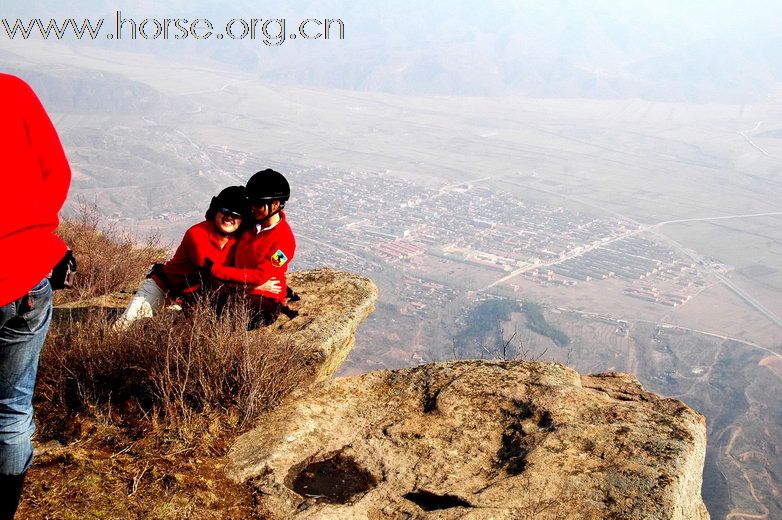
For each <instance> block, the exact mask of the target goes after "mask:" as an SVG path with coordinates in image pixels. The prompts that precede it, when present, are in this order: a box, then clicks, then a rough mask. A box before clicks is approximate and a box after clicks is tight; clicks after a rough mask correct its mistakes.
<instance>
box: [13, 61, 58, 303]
mask: <svg viewBox="0 0 782 520" xmlns="http://www.w3.org/2000/svg"><path fill="white" fill-rule="evenodd" d="M0 157H2V161H1V162H0V305H6V304H8V303H10V302H12V301H14V300H16V299H18V298H21V297H22V296H24V295H25V294H26V293H27V292H28V291H29V290H30V289H31V288H32V287H33V286H35V284H37V283H38V282H40V281H41V279H43V277H45V276H46V275H47V274H49V272H50V271H51V269H52V267H54V266H55V264H57V262H59V261H60V259H62V257H63V256H64V255H65V252H66V250H67V247H66V245H65V243H64V242H63V241H62V240H60V238H58V237H57V236H56V235H55V234H54V230H55V229H57V226H58V225H59V223H60V221H59V217H58V213H59V211H60V208H62V205H63V204H64V203H65V197H66V195H67V194H68V187H69V186H70V183H71V170H70V167H69V166H68V160H67V159H66V157H65V152H63V149H62V145H61V144H60V139H59V138H58V137H57V132H56V131H55V130H54V127H53V126H52V122H51V120H50V119H49V116H47V115H46V111H45V110H44V108H43V106H42V105H41V102H40V101H39V100H38V97H36V95H35V93H34V92H33V91H32V89H31V88H30V87H29V86H28V85H27V84H26V83H25V82H24V81H22V80H21V79H19V78H16V77H14V76H9V75H7V74H0Z"/></svg>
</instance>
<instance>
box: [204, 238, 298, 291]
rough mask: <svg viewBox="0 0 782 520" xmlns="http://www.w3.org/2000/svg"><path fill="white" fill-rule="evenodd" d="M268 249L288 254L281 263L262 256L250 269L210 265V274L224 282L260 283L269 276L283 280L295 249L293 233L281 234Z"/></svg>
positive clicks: (264, 281) (267, 279)
mask: <svg viewBox="0 0 782 520" xmlns="http://www.w3.org/2000/svg"><path fill="white" fill-rule="evenodd" d="M270 249H271V251H277V250H280V251H285V252H286V253H285V254H287V255H288V256H287V257H286V259H285V262H284V263H283V264H281V265H276V264H275V263H273V262H272V259H271V258H263V259H262V260H261V263H260V265H258V267H256V268H252V269H248V268H239V267H228V266H227V265H214V266H213V267H212V276H214V277H215V278H217V279H219V280H223V281H226V282H237V283H246V284H250V285H262V284H264V283H266V282H267V281H269V279H271V278H277V279H278V280H283V279H284V277H285V272H286V271H287V270H288V264H290V261H291V260H292V259H293V255H294V253H295V249H296V243H295V240H294V238H293V235H292V234H291V235H290V236H286V235H283V236H282V237H280V239H279V241H276V242H275V243H273V245H272V247H271V248H270ZM272 254H273V253H272ZM270 256H271V255H270ZM227 263H228V262H227Z"/></svg>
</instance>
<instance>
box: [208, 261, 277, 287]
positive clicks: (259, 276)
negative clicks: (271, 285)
mask: <svg viewBox="0 0 782 520" xmlns="http://www.w3.org/2000/svg"><path fill="white" fill-rule="evenodd" d="M211 274H212V277H213V278H217V279H218V280H222V281H224V282H234V283H244V284H248V285H262V284H264V283H266V282H268V281H269V280H270V279H272V278H274V276H275V273H274V272H272V271H270V270H269V269H264V268H262V267H258V268H254V269H243V268H241V267H228V266H226V265H217V264H215V265H213V266H212V270H211Z"/></svg>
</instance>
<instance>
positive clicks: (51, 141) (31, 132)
mask: <svg viewBox="0 0 782 520" xmlns="http://www.w3.org/2000/svg"><path fill="white" fill-rule="evenodd" d="M19 82H20V83H21V84H22V85H23V88H21V89H20V105H21V106H23V107H24V108H23V110H22V111H21V112H22V113H23V114H24V125H25V128H26V130H27V138H28V139H29V141H30V144H31V145H32V146H31V148H32V149H33V151H34V153H35V155H36V158H37V159H38V164H39V165H40V168H41V176H42V177H43V182H44V185H45V187H46V192H45V193H46V196H47V197H48V198H49V203H50V204H51V206H50V207H51V209H53V210H54V212H55V213H57V212H58V211H59V210H60V208H62V205H63V204H64V203H65V197H66V196H67V195H68V187H69V186H70V184H71V169H70V166H69V165H68V159H67V158H66V157H65V152H64V151H63V148H62V144H61V143H60V138H59V137H58V136H57V132H56V131H55V129H54V126H53V125H52V121H51V120H50V119H49V116H48V115H47V114H46V110H44V108H43V105H41V101H40V100H39V99H38V96H36V95H35V93H34V92H33V90H32V89H31V88H30V87H29V85H27V84H26V83H24V82H23V81H21V80H20V81H19Z"/></svg>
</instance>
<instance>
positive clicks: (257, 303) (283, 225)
mask: <svg viewBox="0 0 782 520" xmlns="http://www.w3.org/2000/svg"><path fill="white" fill-rule="evenodd" d="M290 194H291V189H290V185H289V184H288V181H287V180H286V179H285V177H284V176H283V175H282V174H281V173H279V172H277V171H274V170H271V169H266V170H263V171H260V172H258V173H256V174H254V175H253V176H252V177H250V180H248V181H247V195H248V197H249V199H250V206H251V207H252V216H253V218H254V219H255V225H254V226H251V227H250V228H249V229H248V230H247V231H245V232H244V233H242V234H241V235H240V237H239V241H238V243H237V244H236V250H235V252H234V255H233V258H229V260H228V262H226V263H224V264H223V265H219V264H218V263H215V265H214V266H213V267H212V269H211V275H212V277H214V278H216V279H218V280H222V281H226V282H238V283H242V284H245V286H246V287H247V288H248V289H247V291H246V294H247V295H248V296H249V298H250V303H251V306H252V309H253V315H252V319H251V322H250V324H249V328H250V329H253V328H256V327H258V326H259V325H261V324H264V325H268V324H270V323H272V322H274V321H275V320H276V319H277V317H278V316H279V314H280V310H281V309H282V307H283V305H285V298H286V294H287V288H288V284H287V281H286V273H287V271H288V266H289V265H290V263H291V260H293V255H294V254H295V253H296V239H295V238H294V236H293V231H292V230H291V227H290V225H289V224H288V219H287V218H286V216H285V212H283V211H282V210H283V208H284V207H285V203H286V202H287V201H288V199H289V198H290ZM275 280H276V281H278V282H279V288H280V290H279V292H273V291H269V290H268V289H267V288H266V287H265V286H264V284H266V283H268V282H269V281H275Z"/></svg>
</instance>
